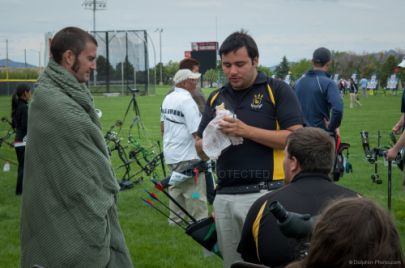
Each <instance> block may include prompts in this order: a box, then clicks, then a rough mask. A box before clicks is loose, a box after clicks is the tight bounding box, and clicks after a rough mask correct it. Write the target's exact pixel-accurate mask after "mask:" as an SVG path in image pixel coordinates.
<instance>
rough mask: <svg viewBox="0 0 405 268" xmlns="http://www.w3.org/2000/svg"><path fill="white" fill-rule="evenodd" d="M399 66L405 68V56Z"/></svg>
mask: <svg viewBox="0 0 405 268" xmlns="http://www.w3.org/2000/svg"><path fill="white" fill-rule="evenodd" d="M398 67H401V68H405V57H404V58H403V59H402V61H401V63H400V64H398Z"/></svg>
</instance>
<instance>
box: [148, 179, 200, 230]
mask: <svg viewBox="0 0 405 268" xmlns="http://www.w3.org/2000/svg"><path fill="white" fill-rule="evenodd" d="M150 181H151V182H152V183H153V184H154V185H155V188H156V189H158V190H159V191H161V192H162V193H164V194H165V195H166V196H167V197H168V198H169V199H170V200H171V201H172V202H173V203H174V204H176V206H177V207H178V208H179V209H181V211H183V212H184V213H185V214H186V215H187V216H188V217H189V218H190V219H191V220H192V221H193V222H197V220H196V219H195V218H194V217H193V216H191V215H190V213H188V211H187V210H186V209H185V208H183V207H182V206H181V205H180V204H179V203H178V202H177V201H176V199H174V198H173V197H172V196H171V195H170V194H169V193H168V192H166V191H165V189H164V188H163V186H162V184H161V183H160V182H158V181H156V180H155V179H153V178H151V179H150Z"/></svg>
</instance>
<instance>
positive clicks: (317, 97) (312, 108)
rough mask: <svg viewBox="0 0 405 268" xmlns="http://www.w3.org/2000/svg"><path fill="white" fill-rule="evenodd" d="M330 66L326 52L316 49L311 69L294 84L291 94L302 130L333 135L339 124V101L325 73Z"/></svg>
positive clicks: (341, 115) (340, 114)
mask: <svg viewBox="0 0 405 268" xmlns="http://www.w3.org/2000/svg"><path fill="white" fill-rule="evenodd" d="M330 62H331V53H330V51H329V49H327V48H324V47H320V48H318V49H316V50H315V51H314V54H313V57H312V65H313V69H312V70H310V71H308V72H307V73H306V74H305V75H304V76H303V77H302V78H300V79H299V80H298V82H297V84H296V85H295V91H296V94H297V97H298V100H299V102H300V104H301V108H302V112H303V114H304V118H305V124H306V126H310V127H318V128H322V129H324V130H326V131H328V132H335V131H336V129H337V128H338V127H339V126H340V123H341V121H342V117H343V100H342V97H341V96H340V94H339V89H338V87H337V85H336V83H335V81H333V80H332V79H330V75H329V74H328V73H327V71H328V69H329V64H330Z"/></svg>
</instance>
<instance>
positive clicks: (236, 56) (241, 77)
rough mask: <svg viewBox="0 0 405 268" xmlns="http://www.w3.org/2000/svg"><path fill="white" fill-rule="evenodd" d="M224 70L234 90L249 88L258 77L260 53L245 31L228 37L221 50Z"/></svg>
mask: <svg viewBox="0 0 405 268" xmlns="http://www.w3.org/2000/svg"><path fill="white" fill-rule="evenodd" d="M219 55H220V57H221V61H222V70H223V71H224V74H225V76H226V78H227V79H228V81H229V83H230V85H231V86H232V88H233V89H234V90H243V89H247V88H249V87H250V86H251V85H252V84H253V83H254V81H255V79H256V76H257V69H256V68H257V66H258V64H259V51H258V49H257V45H256V42H255V41H254V40H253V38H252V37H251V36H250V35H248V34H247V33H246V32H245V31H243V30H242V31H240V32H234V33H233V34H231V35H230V36H228V37H227V38H226V39H225V41H224V42H223V43H222V45H221V47H220V49H219Z"/></svg>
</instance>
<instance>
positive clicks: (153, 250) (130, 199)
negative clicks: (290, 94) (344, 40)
mask: <svg viewBox="0 0 405 268" xmlns="http://www.w3.org/2000/svg"><path fill="white" fill-rule="evenodd" d="M167 90H168V87H159V88H157V89H156V95H155V96H143V97H138V98H137V100H138V104H139V107H140V111H141V116H142V120H143V123H144V125H145V127H146V129H147V131H146V135H145V136H147V138H149V139H150V140H158V139H160V132H159V107H160V104H161V102H162V100H163V96H164V94H165V92H167ZM208 92H209V90H208V89H207V90H206V92H205V93H208ZM129 101H130V97H129V96H126V97H103V96H96V97H95V103H96V107H97V108H99V109H101V110H102V111H103V117H102V125H103V128H104V131H106V130H107V129H108V128H109V127H110V126H111V125H112V124H113V123H114V122H115V120H117V119H121V118H122V117H123V115H124V112H125V110H126V107H127V105H128V103H129ZM400 101H401V97H400V95H397V96H392V95H389V94H388V95H377V96H369V97H368V98H362V99H361V102H362V107H360V108H354V109H349V105H348V96H345V107H346V109H345V114H344V120H343V124H342V127H341V134H342V137H343V138H342V141H343V142H348V143H350V144H351V148H350V155H349V161H350V163H351V164H352V165H353V173H348V174H345V175H344V177H343V178H342V179H341V180H340V181H339V184H341V185H344V186H347V187H349V188H351V189H353V190H355V191H358V192H360V193H361V194H363V195H364V196H367V197H369V198H371V199H373V200H376V201H377V202H378V203H380V204H381V205H382V206H384V207H386V206H387V167H386V166H384V165H383V164H382V161H381V163H379V166H378V167H379V172H380V176H381V177H382V180H383V183H382V184H380V185H377V184H374V183H372V181H371V179H370V175H371V174H372V173H373V172H374V166H372V165H370V164H369V163H368V162H367V161H366V160H365V159H364V153H363V150H362V145H361V140H360V134H359V133H360V131H361V130H367V131H368V132H369V140H370V145H371V147H376V146H377V131H378V130H380V131H381V134H382V137H381V145H382V146H385V145H389V137H388V133H389V131H390V129H391V127H392V126H393V125H394V123H395V122H396V121H397V120H398V118H399V115H400V112H399V110H400ZM9 111H10V98H9V97H1V98H0V117H1V116H9V113H10V112H9ZM129 121H130V120H128V119H127V125H126V129H127V128H128V122H129ZM126 129H124V131H123V133H124V134H125V131H126ZM5 131H6V125H5V124H4V123H0V137H1V136H2V135H3V134H4V133H5ZM5 159H8V160H11V161H16V159H15V153H14V151H13V149H12V148H10V147H8V146H6V145H4V144H3V146H2V147H1V148H0V167H3V165H4V162H5ZM112 161H113V165H114V166H118V165H119V160H118V159H117V156H116V155H115V154H114V155H113V158H112ZM117 173H118V176H120V174H121V171H120V170H118V171H117ZM158 176H162V175H161V173H160V174H159V175H158ZM392 179H393V191H392V215H393V217H394V218H395V222H396V225H397V227H398V230H399V232H400V234H401V241H402V247H403V248H405V193H404V192H403V191H402V186H401V185H402V173H401V172H400V170H399V169H398V168H397V167H394V168H393V176H392ZM15 182H16V166H15V165H14V164H12V166H11V171H10V172H7V173H6V172H2V171H1V170H0V267H19V225H20V223H19V213H20V211H19V210H20V203H21V199H20V197H16V196H15V195H14V192H15ZM145 188H147V189H149V190H150V189H152V185H151V183H150V182H149V180H148V178H146V177H145V181H144V182H143V183H142V184H140V185H135V187H134V188H133V189H131V190H128V191H123V192H121V193H120V194H119V199H118V206H119V215H120V222H121V226H122V229H123V231H124V233H125V237H126V241H127V244H128V247H129V250H130V252H131V254H132V259H133V262H134V264H135V265H136V266H137V267H205V268H208V267H221V261H220V260H219V258H217V257H216V256H211V257H206V258H204V257H203V254H202V249H201V247H199V246H198V245H197V244H196V243H195V242H193V241H192V240H191V238H189V237H188V236H187V235H185V234H184V232H183V231H182V230H181V229H180V228H177V227H171V226H169V225H168V224H167V219H165V218H164V217H162V216H160V215H158V214H157V213H156V212H155V211H153V210H152V209H151V208H149V207H147V206H145V205H144V204H143V203H142V201H141V200H140V197H145V193H144V189H145ZM162 199H164V197H163V196H162Z"/></svg>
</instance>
